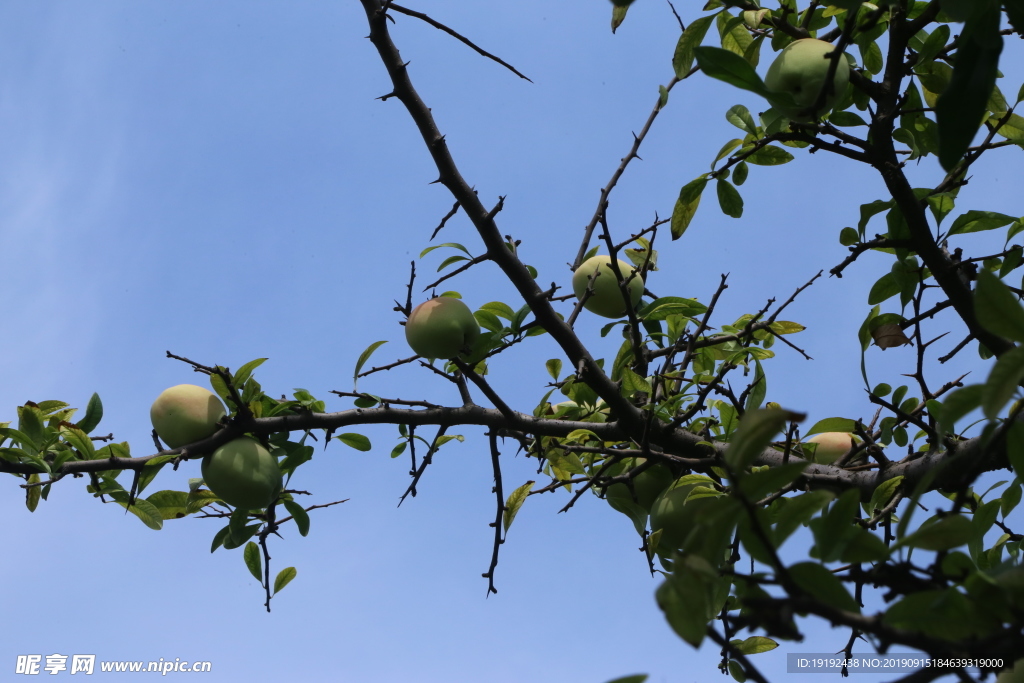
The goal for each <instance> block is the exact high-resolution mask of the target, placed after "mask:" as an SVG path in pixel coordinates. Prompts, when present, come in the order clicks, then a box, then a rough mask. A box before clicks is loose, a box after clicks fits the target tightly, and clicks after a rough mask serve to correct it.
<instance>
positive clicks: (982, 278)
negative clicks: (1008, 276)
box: [974, 270, 1024, 342]
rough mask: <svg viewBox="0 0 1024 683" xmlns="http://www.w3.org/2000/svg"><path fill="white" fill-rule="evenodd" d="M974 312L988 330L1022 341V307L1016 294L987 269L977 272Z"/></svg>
mask: <svg viewBox="0 0 1024 683" xmlns="http://www.w3.org/2000/svg"><path fill="white" fill-rule="evenodd" d="M974 313H975V315H976V316H977V318H978V322H979V323H981V325H982V326H983V327H985V328H986V329H988V330H989V331H990V332H994V333H995V334H998V335H1000V336H1003V337H1006V338H1008V339H1012V340H1013V341H1016V342H1024V308H1021V305H1020V302H1019V301H1018V300H1017V296H1016V295H1015V294H1014V293H1013V292H1011V291H1010V289H1009V288H1008V287H1007V286H1006V285H1004V284H1003V283H1002V282H1000V280H999V278H997V277H996V276H995V275H993V274H992V273H990V272H989V271H987V270H981V271H980V272H979V273H978V285H977V287H976V288H975V291H974Z"/></svg>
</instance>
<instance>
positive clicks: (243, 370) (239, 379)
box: [231, 358, 267, 387]
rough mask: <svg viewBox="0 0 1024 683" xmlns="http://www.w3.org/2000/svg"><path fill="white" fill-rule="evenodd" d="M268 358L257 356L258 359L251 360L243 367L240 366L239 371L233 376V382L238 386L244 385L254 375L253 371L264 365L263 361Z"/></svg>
mask: <svg viewBox="0 0 1024 683" xmlns="http://www.w3.org/2000/svg"><path fill="white" fill-rule="evenodd" d="M266 360H267V359H266V358H257V359H256V360H251V361H249V362H248V363H246V364H245V365H243V366H242V367H240V368H238V371H237V372H236V373H235V374H234V376H233V377H232V378H231V381H232V383H233V384H234V385H235V386H236V387H241V386H244V385H245V383H246V382H247V381H248V380H249V378H250V377H251V376H252V371H253V370H255V369H256V368H258V367H259V366H261V365H263V363H265V362H266Z"/></svg>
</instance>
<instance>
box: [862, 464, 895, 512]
mask: <svg viewBox="0 0 1024 683" xmlns="http://www.w3.org/2000/svg"><path fill="white" fill-rule="evenodd" d="M902 483H903V475H902V474H901V475H899V476H898V477H893V478H892V479H887V480H885V481H883V482H882V483H881V484H879V485H878V486H876V487H875V492H874V493H872V494H871V502H870V503H868V507H867V513H868V515H871V516H874V514H875V511H876V510H882V509H884V508H885V506H886V505H888V504H889V502H890V501H891V500H892V497H893V496H894V495H896V491H897V489H899V487H900V485H901V484H902Z"/></svg>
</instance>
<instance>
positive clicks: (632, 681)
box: [608, 17, 707, 683]
mask: <svg viewBox="0 0 1024 683" xmlns="http://www.w3.org/2000/svg"><path fill="white" fill-rule="evenodd" d="M701 18H702V19H703V18H707V17H701ZM646 680H647V674H635V675H633V676H623V677H622V678H616V679H615V680H612V681H608V683H644V681H646Z"/></svg>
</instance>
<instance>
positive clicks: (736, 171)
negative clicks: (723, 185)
mask: <svg viewBox="0 0 1024 683" xmlns="http://www.w3.org/2000/svg"><path fill="white" fill-rule="evenodd" d="M749 169H750V167H749V166H747V162H745V161H741V162H740V163H738V164H736V166H735V167H734V168H733V172H732V182H733V183H735V184H736V186H737V187H739V186H740V185H742V184H743V183H745V182H746V181H747V173H749Z"/></svg>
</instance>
